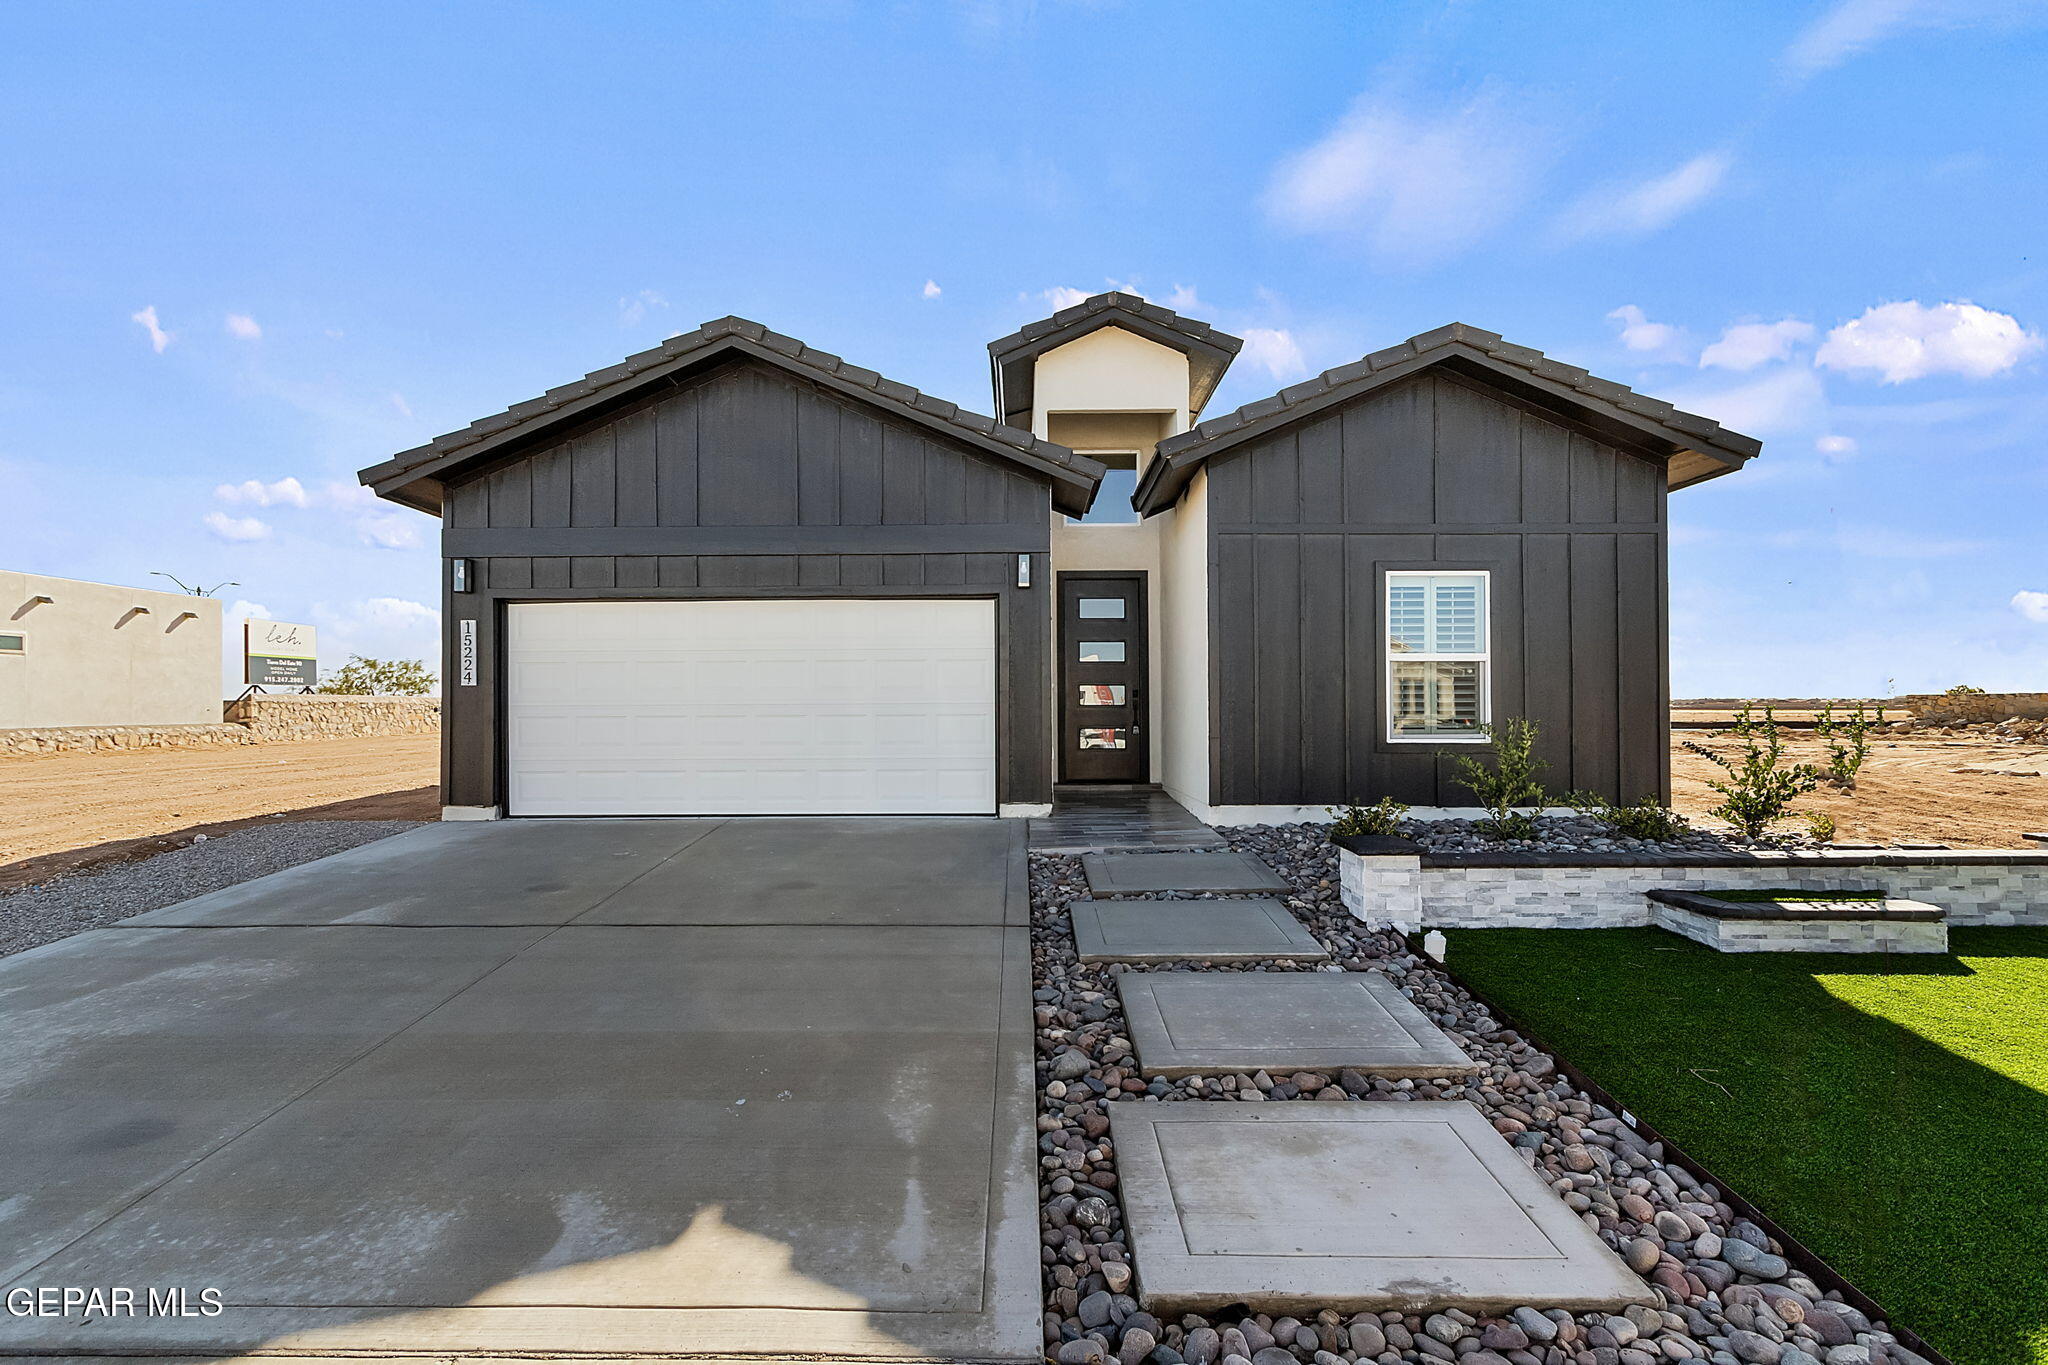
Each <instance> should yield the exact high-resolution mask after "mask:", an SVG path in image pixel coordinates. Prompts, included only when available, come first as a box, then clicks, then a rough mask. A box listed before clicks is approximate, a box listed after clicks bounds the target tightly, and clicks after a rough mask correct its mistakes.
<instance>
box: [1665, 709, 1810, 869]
mask: <svg viewBox="0 0 2048 1365" xmlns="http://www.w3.org/2000/svg"><path fill="white" fill-rule="evenodd" d="M1728 733H1730V734H1732V735H1734V736H1735V737H1736V738H1738V739H1740V740H1741V741H1742V751H1741V753H1740V754H1739V755H1738V756H1736V757H1732V758H1731V757H1729V756H1728V755H1726V754H1721V753H1716V752H1715V751H1714V750H1712V749H1709V748H1708V747H1707V746H1706V745H1704V744H1700V743H1698V742H1697V741H1694V740H1687V741H1686V742H1685V747H1686V748H1687V749H1690V750H1691V751H1692V752H1693V753H1696V754H1698V755H1699V756H1700V757H1701V758H1704V759H1705V760H1707V762H1709V763H1711V764H1713V765H1714V766H1715V767H1717V768H1719V769H1720V770H1721V771H1722V772H1725V773H1727V774H1728V776H1727V778H1726V779H1723V780H1713V779H1710V780H1709V781H1708V782H1707V785H1708V786H1709V787H1712V788H1713V789H1714V790H1715V791H1717V792H1719V793H1721V798H1722V800H1721V804H1720V805H1718V806H1716V807H1714V809H1713V810H1712V811H1710V812H1709V814H1712V815H1718V816H1719V817H1720V818H1721V819H1723V820H1726V821H1727V822H1728V823H1729V824H1731V825H1733V826H1735V828H1736V829H1738V830H1740V831H1741V832H1742V834H1743V836H1744V837H1745V838H1749V839H1757V838H1761V837H1762V836H1763V835H1764V833H1765V832H1766V831H1768V830H1769V829H1770V827H1771V826H1772V825H1774V824H1776V823H1777V822H1778V821H1780V820H1782V819H1784V818H1785V816H1786V815H1787V814H1788V813H1789V811H1790V809H1791V806H1792V803H1793V802H1794V801H1796V800H1798V799H1799V798H1800V797H1802V796H1804V795H1806V793H1808V792H1810V791H1812V790H1813V789H1814V788H1815V787H1818V786H1819V785H1820V784H1821V780H1822V778H1824V777H1825V776H1826V774H1825V773H1824V772H1822V771H1821V770H1820V769H1819V768H1816V767H1814V766H1813V765H1811V764H1808V763H1793V764H1787V763H1786V762H1785V741H1784V737H1783V736H1782V735H1781V734H1780V733H1779V731H1778V717H1777V715H1776V713H1775V712H1773V711H1772V710H1771V708H1770V707H1768V706H1766V707H1765V708H1764V716H1763V719H1762V720H1761V721H1759V720H1757V719H1756V717H1755V715H1754V714H1753V711H1752V708H1751V707H1750V706H1749V705H1748V703H1744V704H1743V707H1742V709H1741V710H1740V711H1738V712H1737V713H1736V715H1735V724H1734V726H1733V727H1732V728H1731V729H1730V730H1729V731H1728Z"/></svg>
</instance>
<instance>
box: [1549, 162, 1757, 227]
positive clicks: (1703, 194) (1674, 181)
mask: <svg viewBox="0 0 2048 1365" xmlns="http://www.w3.org/2000/svg"><path fill="white" fill-rule="evenodd" d="M1734 161H1735V159H1734V158H1733V157H1732V156H1730V155H1729V154H1728V153H1727V152H1702V153H1701V154H1700V155H1698V156H1696V157H1694V158H1692V160H1690V161H1687V162H1685V163H1684V164H1683V165H1681V166H1679V167H1678V168H1676V169H1675V170H1671V171H1667V172H1665V173H1664V174H1663V175H1660V176H1655V177H1653V178H1651V179H1649V180H1645V181H1643V182H1641V183H1640V184H1619V185H1608V186H1605V187H1603V188H1600V189H1596V190H1593V191H1591V192H1590V193H1588V194H1585V195H1583V196H1581V197H1580V198H1579V199H1578V200H1577V201H1576V202H1575V203H1573V204H1572V205H1571V206H1570V207H1569V208H1567V209H1566V210H1565V211H1564V212H1563V213H1561V214H1559V215H1558V218H1557V222H1556V224H1555V225H1554V227H1553V234H1554V235H1555V236H1556V237H1557V239H1558V240H1560V241H1565V242H1575V241H1580V240H1582V239H1584V238H1588V237H1641V236H1645V235H1647V234H1649V233H1652V232H1656V231H1658V230H1660V229H1662V228H1667V227H1669V226H1671V224H1673V223H1675V222H1677V221H1678V220H1679V219H1680V218H1681V217H1683V216H1684V215H1685V214H1687V213H1688V212H1690V211H1691V210H1693V209H1695V208H1697V207H1699V206H1700V205H1701V204H1702V203H1704V202H1706V199H1707V197H1708V196H1709V195H1711V194H1713V192H1714V191H1715V190H1717V189H1719V188H1720V187H1721V182H1722V181H1723V180H1725V179H1727V177H1728V170H1729V168H1730V167H1731V166H1733V165H1734Z"/></svg>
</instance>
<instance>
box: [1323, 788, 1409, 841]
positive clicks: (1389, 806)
mask: <svg viewBox="0 0 2048 1365" xmlns="http://www.w3.org/2000/svg"><path fill="white" fill-rule="evenodd" d="M1329 812H1330V814H1331V815H1332V816H1335V817H1336V820H1335V823H1333V824H1332V825H1331V826H1330V836H1331V837H1332V838H1337V837H1339V836H1342V835H1349V834H1399V833H1400V832H1401V822H1402V821H1403V820H1405V819H1407V818H1408V807H1406V806H1404V805H1402V804H1401V803H1400V802H1399V801H1396V800H1395V799H1394V798H1393V797H1391V796H1382V797H1381V798H1380V799H1379V800H1377V801H1375V802H1373V803H1372V804H1371V805H1370V806H1346V807H1344V809H1343V810H1341V811H1340V810H1338V809H1337V808H1336V807H1335V806H1331V807H1329Z"/></svg>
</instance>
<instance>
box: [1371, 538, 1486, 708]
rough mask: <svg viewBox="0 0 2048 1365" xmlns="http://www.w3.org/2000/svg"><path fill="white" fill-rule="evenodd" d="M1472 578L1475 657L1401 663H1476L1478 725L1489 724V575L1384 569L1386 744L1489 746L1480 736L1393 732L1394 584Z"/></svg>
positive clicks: (1405, 658) (1413, 657)
mask: <svg viewBox="0 0 2048 1365" xmlns="http://www.w3.org/2000/svg"><path fill="white" fill-rule="evenodd" d="M1452 576H1457V577H1462V578H1476V579H1478V580H1479V637H1480V641H1481V646H1482V647H1481V649H1480V651H1479V653H1477V654H1403V655H1401V656H1400V658H1401V661H1402V662H1404V663H1425V664H1426V663H1476V664H1478V665H1479V723H1480V724H1481V725H1488V724H1491V723H1492V721H1493V573H1492V571H1491V570H1489V569H1453V568H1448V567H1444V568H1432V569H1388V570H1387V571H1386V573H1385V575H1384V579H1385V581H1384V582H1382V583H1381V584H1380V686H1381V689H1382V690H1383V691H1384V692H1385V694H1386V703H1385V706H1384V707H1383V708H1382V714H1383V716H1384V718H1385V724H1386V740H1387V743H1389V744H1489V743H1491V742H1492V741H1491V740H1489V739H1487V737H1486V736H1485V735H1482V734H1470V735H1404V734H1400V733H1398V732H1397V731H1396V730H1395V728H1394V699H1395V698H1394V658H1395V656H1394V641H1393V620H1394V584H1395V581H1396V580H1398V579H1403V578H1449V577H1452Z"/></svg>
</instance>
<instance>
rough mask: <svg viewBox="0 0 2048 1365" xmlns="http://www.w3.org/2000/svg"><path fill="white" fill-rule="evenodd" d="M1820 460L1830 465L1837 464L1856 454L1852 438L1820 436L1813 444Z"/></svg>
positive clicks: (1854, 440) (1854, 441)
mask: <svg viewBox="0 0 2048 1365" xmlns="http://www.w3.org/2000/svg"><path fill="white" fill-rule="evenodd" d="M1813 448H1814V449H1815V450H1817V451H1819V452H1820V453H1821V458H1822V459H1824V460H1826V461H1827V462H1828V463H1830V464H1838V463H1840V462H1841V461H1843V460H1846V459H1848V458H1849V457H1850V456H1852V455H1854V454H1855V453H1856V438H1855V437H1854V436H1822V437H1820V438H1819V439H1817V440H1816V441H1814V443H1813Z"/></svg>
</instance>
